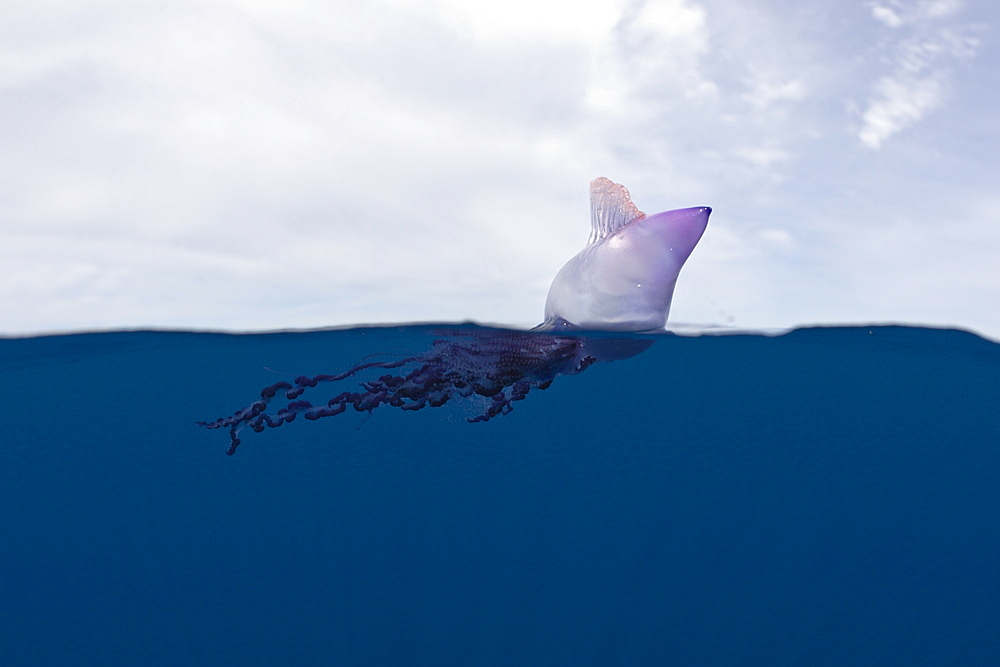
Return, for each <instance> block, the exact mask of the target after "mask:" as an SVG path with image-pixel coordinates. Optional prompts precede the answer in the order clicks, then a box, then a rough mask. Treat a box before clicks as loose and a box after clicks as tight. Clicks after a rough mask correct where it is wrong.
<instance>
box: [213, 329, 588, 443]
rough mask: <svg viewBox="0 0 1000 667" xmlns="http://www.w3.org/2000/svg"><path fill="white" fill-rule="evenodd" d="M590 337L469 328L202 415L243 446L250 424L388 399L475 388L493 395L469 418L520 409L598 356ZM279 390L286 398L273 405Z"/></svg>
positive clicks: (438, 401)
mask: <svg viewBox="0 0 1000 667" xmlns="http://www.w3.org/2000/svg"><path fill="white" fill-rule="evenodd" d="M581 348H582V341H581V340H580V339H578V338H575V337H569V336H544V335H538V334H525V333H514V332H500V333H493V334H489V335H484V334H464V335H463V336H461V337H459V338H458V339H456V338H452V339H438V340H435V341H434V342H433V343H432V344H431V346H430V349H428V351H427V352H426V353H424V354H422V355H420V356H411V357H406V358H404V359H397V360H394V361H387V362H385V361H376V362H368V363H363V364H360V365H358V366H355V367H353V368H351V369H349V370H347V371H344V372H342V373H338V374H335V375H327V374H322V375H314V376H306V375H301V376H299V377H297V378H295V380H294V381H293V382H291V383H289V382H287V381H281V382H276V383H274V384H272V385H269V386H267V387H265V388H264V389H263V390H261V392H260V399H258V400H256V401H254V402H253V403H251V404H250V405H248V406H247V407H245V408H243V409H241V410H238V411H237V412H235V413H234V414H232V415H229V416H227V417H220V418H219V419H216V420H215V421H211V422H198V424H199V425H201V426H204V427H206V428H209V429H218V428H228V429H229V438H230V446H229V449H228V450H227V453H228V454H230V455H232V454H235V453H236V449H237V448H238V447H239V445H240V443H241V441H240V438H239V433H240V431H241V430H242V429H243V428H244V427H250V428H251V429H252V430H253V431H255V432H257V433H260V432H262V431H264V430H265V429H266V428H277V427H279V426H281V425H283V424H286V423H290V422H292V421H294V420H295V419H296V418H297V417H298V415H300V414H301V415H303V416H304V417H305V418H306V419H308V420H313V421H314V420H317V419H321V418H323V417H332V416H334V415H338V414H341V413H342V412H344V411H346V410H347V408H348V407H353V408H354V409H355V410H357V411H359V412H369V413H370V412H371V411H373V410H375V409H376V408H378V407H380V406H382V405H390V406H393V407H397V408H400V409H402V410H420V409H423V408H425V407H428V406H429V407H440V406H442V405H444V404H445V403H447V402H448V401H449V400H451V398H452V397H454V396H458V397H461V398H470V397H472V396H474V395H476V396H481V397H485V398H488V399H490V401H489V403H488V404H487V406H486V407H485V409H484V410H483V411H482V413H481V414H478V415H475V416H473V417H469V418H468V421H469V422H486V421H489V420H490V419H493V418H494V417H497V416H499V415H506V414H509V413H510V412H511V410H513V403H514V402H516V401H520V400H523V399H524V398H525V397H526V396H527V395H528V392H529V391H530V390H531V389H532V388H533V387H537V388H538V389H546V388H548V387H549V386H550V385H551V384H552V381H553V380H554V379H555V377H556V376H558V375H560V374H575V373H579V372H581V371H583V370H584V369H586V368H587V367H588V366H590V364H592V363H593V362H594V361H596V359H595V358H594V357H591V356H584V355H582V354H581ZM404 367H409V368H408V369H407V370H405V372H400V373H399V374H384V375H381V376H380V377H378V378H376V379H374V380H369V381H365V382H360V383H359V386H358V389H357V390H354V391H343V392H341V393H339V394H337V395H336V396H334V397H333V398H330V399H329V400H327V401H326V402H325V403H323V404H319V405H314V404H313V403H312V402H310V401H308V400H304V399H302V398H300V397H301V396H302V394H304V393H305V392H306V391H307V390H308V389H312V388H314V387H316V386H318V385H320V384H325V383H330V382H337V381H341V380H346V379H348V378H351V377H353V376H356V375H357V374H359V373H361V372H362V371H365V370H369V369H375V368H378V369H385V370H393V369H403V368H404ZM277 397H282V398H284V399H285V400H287V401H288V403H287V404H286V405H284V406H283V407H281V408H280V409H278V410H277V411H275V412H274V413H270V412H268V408H269V406H270V404H271V402H272V401H273V400H274V399H276V398H277Z"/></svg>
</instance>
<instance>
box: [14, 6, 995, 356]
mask: <svg viewBox="0 0 1000 667" xmlns="http://www.w3.org/2000/svg"><path fill="white" fill-rule="evenodd" d="M998 16H1000V5H997V4H996V3H992V2H987V1H986V0H979V1H978V2H975V1H973V0H966V1H965V2H963V1H961V0H877V1H865V0H857V1H853V0H851V1H844V0H811V1H810V2H800V1H798V0H739V1H737V0H637V1H603V0H601V1H592V2H591V1H589V0H565V1H563V0H557V1H551V0H504V1H503V2H480V1H477V2H471V1H466V0H423V1H419V0H418V1H407V0H365V1H364V2H359V1H357V0H351V1H337V0H334V1H329V0H315V1H312V0H283V1H282V2H280V3H278V2H272V1H270V0H198V1H197V2H184V1H183V0H175V1H173V2H169V3H162V2H142V1H136V0H125V1H122V2H112V1H102V2H87V1H86V0H74V1H72V2H61V1H56V0H31V1H30V2H26V1H20V2H19V1H18V0H14V2H10V1H8V2H5V3H3V5H2V7H0V147H2V150H0V170H2V178H0V268H2V272H0V333H5V334H23V333H38V332H50V331H72V330H84V329H87V330H89V329H110V328H125V327H147V326H149V327H161V328H197V329H206V328H208V329H227V330H246V329H281V328H294V327H321V326H329V325H344V324H352V323H374V322H406V321H456V320H465V319H474V320H476V321H480V322H491V323H508V324H517V325H531V324H534V323H536V322H538V321H540V320H541V319H542V307H543V304H544V300H545V294H546V291H547V289H548V284H549V282H550V281H551V279H552V277H553V276H554V275H555V273H556V271H557V270H558V269H559V268H560V266H562V264H563V263H564V262H565V261H566V260H567V259H568V258H569V257H570V256H572V255H573V254H575V253H576V252H577V251H578V250H579V249H580V248H581V247H582V246H583V244H584V243H585V241H586V239H587V236H588V234H589V208H588V201H587V188H588V183H589V181H590V180H591V179H592V178H594V177H596V176H607V177H609V178H611V179H613V180H615V181H618V182H621V183H623V184H625V185H626V186H627V187H628V188H629V189H630V190H631V192H632V197H633V200H634V201H635V202H636V204H637V205H638V206H639V208H641V209H642V210H644V211H646V212H647V213H654V212H658V211H661V210H666V209H671V208H681V207H687V206H700V205H707V206H712V207H713V208H714V209H715V212H714V213H713V216H712V220H711V222H710V224H709V228H708V231H707V232H706V235H705V237H704V239H703V240H702V242H701V244H700V245H699V247H698V248H697V249H696V250H695V252H694V254H693V255H692V257H691V259H690V260H689V262H688V265H687V267H686V268H685V269H684V272H683V273H682V274H681V280H680V282H679V284H678V288H677V293H676V295H675V298H674V306H673V310H672V313H671V321H672V322H679V323H692V324H722V325H730V326H736V327H741V328H755V327H785V326H791V325H796V324H812V323H858V322H906V323H913V324H931V325H957V326H960V327H964V328H969V329H972V330H975V331H978V332H981V333H984V334H986V335H989V336H991V337H994V338H1000V307H998V304H1000V158H998V156H1000V140H998V138H1000V113H998V112H997V109H998V107H1000V105H998V101H1000V92H998V91H1000V66H998V65H997V63H1000V36H998V34H997V30H996V25H997V20H996V19H997V18H998Z"/></svg>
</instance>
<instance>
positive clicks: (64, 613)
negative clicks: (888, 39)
mask: <svg viewBox="0 0 1000 667" xmlns="http://www.w3.org/2000/svg"><path fill="white" fill-rule="evenodd" d="M437 330H438V327H430V326H409V327H386V328H368V329H350V330H335V331H320V332H299V333H276V334H253V335H249V334H248V335H224V334H205V333H163V332H122V333H98V334H81V335H66V336H48V337H37V338H22V339H7V340H0V383H2V386H3V387H4V389H5V409H4V411H3V417H2V421H3V424H2V426H0V438H2V446H0V497H2V507H3V508H4V510H3V512H2V514H0V517H2V518H0V522H2V523H0V531H2V535H3V548H2V554H3V555H2V569H0V600H2V602H0V614H2V617H0V646H2V647H3V653H4V656H5V657H4V659H3V664H6V665H50V664H74V665H86V664H102V665H103V664H116V663H117V664H148V665H177V664H191V665H209V664H211V665H230V664H231V665H273V664H310V663H312V664H385V665H447V664H453V665H469V664H483V665H509V664H539V665H541V664H544V665H612V664H759V665H781V664H789V665H790V664H829V665H837V664H861V663H863V664H907V665H916V664H926V665H940V664H988V663H992V664H996V663H997V662H998V661H1000V576H998V574H997V563H998V562H1000V531H998V519H997V517H998V516H1000V489H998V484H997V480H998V471H1000V450H998V447H997V440H998V426H1000V410H998V405H1000V387H998V380H1000V346H998V345H997V344H995V343H991V342H988V341H985V340H983V339H981V338H979V337H977V336H974V335H973V334H970V333H966V332H961V331H951V330H931V329H921V328H904V327H845V328H821V329H801V330H796V331H792V332H790V333H788V334H785V335H782V336H764V335H751V334H738V335H737V334H733V335H721V336H708V335H706V336H690V337H688V336H674V335H669V334H663V335H658V336H654V337H652V338H655V341H656V342H655V343H654V344H653V345H652V347H651V348H650V349H649V350H648V351H646V352H645V353H643V354H641V355H639V356H636V357H634V358H631V359H625V360H622V361H617V362H614V363H605V364H597V365H595V366H593V367H591V368H589V369H587V370H586V371H585V372H583V373H581V374H579V375H576V376H567V377H561V378H558V379H557V380H556V381H555V382H554V384H553V385H552V386H551V388H549V389H548V390H546V391H538V390H535V391H533V392H532V393H531V394H530V395H529V396H528V397H527V399H526V400H524V401H520V402H518V403H516V405H515V410H514V412H513V413H512V414H510V415H507V416H503V417H499V418H496V419H494V420H492V421H490V422H489V423H485V424H470V423H467V422H466V421H465V419H466V417H468V416H470V415H471V414H474V413H475V410H474V409H470V408H469V407H468V406H463V405H461V404H457V402H454V401H453V402H452V403H449V404H448V405H446V406H445V407H443V408H439V409H424V410H421V411H418V412H404V411H401V410H397V409H393V408H391V407H389V406H384V407H382V408H381V409H379V410H376V411H375V412H374V413H373V414H372V415H371V416H370V417H369V416H368V415H365V414H363V413H358V412H355V411H353V410H351V411H349V412H347V413H345V414H342V415H339V416H337V417H333V418H329V419H322V420H319V421H316V422H306V421H303V420H298V421H296V422H294V423H292V424H286V425H284V426H283V427H281V428H280V429H275V430H270V429H269V430H267V431H266V432H264V433H261V434H255V433H252V432H249V430H247V431H245V432H244V434H241V437H242V439H243V444H242V445H241V446H240V449H239V451H238V452H237V453H236V454H235V455H234V456H231V457H229V456H226V455H225V450H226V448H227V446H228V437H227V434H226V432H225V431H224V430H215V431H210V430H206V429H204V428H200V427H198V426H196V425H195V422H196V421H198V420H205V419H214V418H216V417H219V416H221V415H225V414H231V413H232V411H233V410H236V409H239V408H241V407H243V406H245V405H246V404H247V403H248V402H250V401H252V400H253V399H254V398H255V397H256V396H257V395H258V392H259V391H260V389H261V388H262V387H264V386H266V385H268V384H271V383H273V382H275V381H277V380H279V379H284V378H286V377H288V375H287V374H291V375H292V376H294V375H298V374H301V373H305V374H315V373H322V372H336V371H339V370H343V369H345V368H348V367H350V366H351V365H353V364H354V363H357V362H358V361H359V360H361V359H362V358H364V357H366V356H367V355H370V354H373V353H385V352H393V351H409V352H413V351H420V350H422V349H424V348H426V347H427V346H428V345H429V344H430V342H431V341H432V340H434V338H435V335H436V331H437ZM637 337H641V338H647V339H648V338H651V337H650V336H644V337H643V336H637ZM331 395H332V392H331Z"/></svg>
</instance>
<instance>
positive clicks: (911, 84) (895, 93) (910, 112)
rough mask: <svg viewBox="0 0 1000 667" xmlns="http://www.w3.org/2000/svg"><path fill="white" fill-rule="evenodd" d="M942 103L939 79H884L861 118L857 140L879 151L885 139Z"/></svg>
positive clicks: (876, 88) (876, 87) (942, 95)
mask: <svg viewBox="0 0 1000 667" xmlns="http://www.w3.org/2000/svg"><path fill="white" fill-rule="evenodd" d="M943 101H944V89H943V84H942V82H941V81H940V80H937V79H933V78H929V77H913V78H910V79H906V78H891V77H887V78H885V79H882V80H881V81H879V82H878V84H877V85H876V86H875V91H874V94H873V96H872V99H871V100H870V101H869V103H868V108H867V109H865V111H864V113H863V114H862V116H861V120H862V123H863V125H862V127H861V130H860V131H859V132H858V138H859V139H861V142H862V143H863V144H864V145H865V146H868V147H869V148H879V147H880V146H881V145H882V143H883V142H884V141H885V140H886V139H888V138H889V137H891V136H892V135H894V134H896V133H897V132H899V131H900V130H903V129H905V128H907V127H909V126H910V125H913V124H914V123H916V122H917V121H919V120H920V119H921V118H923V117H924V115H926V114H927V112H929V111H932V110H933V109H935V108H937V107H939V106H941V104H942V103H943Z"/></svg>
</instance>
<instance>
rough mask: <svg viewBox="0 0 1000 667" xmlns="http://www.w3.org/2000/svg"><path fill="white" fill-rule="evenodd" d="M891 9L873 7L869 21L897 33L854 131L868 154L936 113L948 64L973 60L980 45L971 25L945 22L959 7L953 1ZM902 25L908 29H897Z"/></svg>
mask: <svg viewBox="0 0 1000 667" xmlns="http://www.w3.org/2000/svg"><path fill="white" fill-rule="evenodd" d="M892 5H893V6H892V7H890V6H888V5H880V4H873V5H871V9H872V16H873V17H874V18H876V19H877V20H879V21H881V22H882V23H883V24H885V25H887V26H889V27H890V28H892V29H894V31H895V34H894V35H893V39H890V40H889V41H888V42H887V43H886V45H885V47H884V48H885V50H886V51H887V53H888V56H887V57H888V59H889V62H890V63H891V64H890V71H889V73H888V74H887V75H886V76H883V77H881V78H880V79H879V80H878V81H877V82H876V83H875V84H874V86H873V88H872V92H871V95H870V97H869V100H868V104H867V106H866V108H865V110H864V111H863V112H862V115H861V127H860V128H859V129H858V138H859V139H860V140H861V142H862V143H863V144H864V145H865V146H867V147H868V148H872V149H877V148H880V147H881V146H882V145H883V144H884V143H885V141H886V140H887V139H889V138H890V137H892V136H893V135H895V134H897V133H899V132H901V131H903V130H905V129H907V128H908V127H911V126H913V125H914V124H916V123H917V122H919V121H920V120H921V119H923V118H924V117H925V116H926V115H927V114H928V113H930V112H931V111H934V110H936V109H938V108H940V107H941V106H942V105H943V104H944V103H945V101H946V99H947V96H948V89H949V80H950V75H951V72H950V65H951V63H952V62H953V61H955V60H958V59H964V58H969V57H971V56H973V55H974V54H975V52H976V50H977V48H978V46H979V41H978V40H977V39H976V38H975V37H974V36H973V35H972V34H971V33H972V32H973V30H974V29H975V26H972V25H959V26H955V25H951V24H949V23H947V22H944V21H943V20H944V19H946V18H948V17H950V16H952V15H954V14H956V13H957V12H958V11H959V9H960V8H961V4H960V3H959V2H957V1H956V0H924V1H921V2H916V3H910V4H904V3H903V2H901V1H897V2H894V3H892ZM903 26H906V30H905V31H901V30H899V29H900V28H902V27H903ZM898 33H904V34H905V36H900V34H898Z"/></svg>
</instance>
